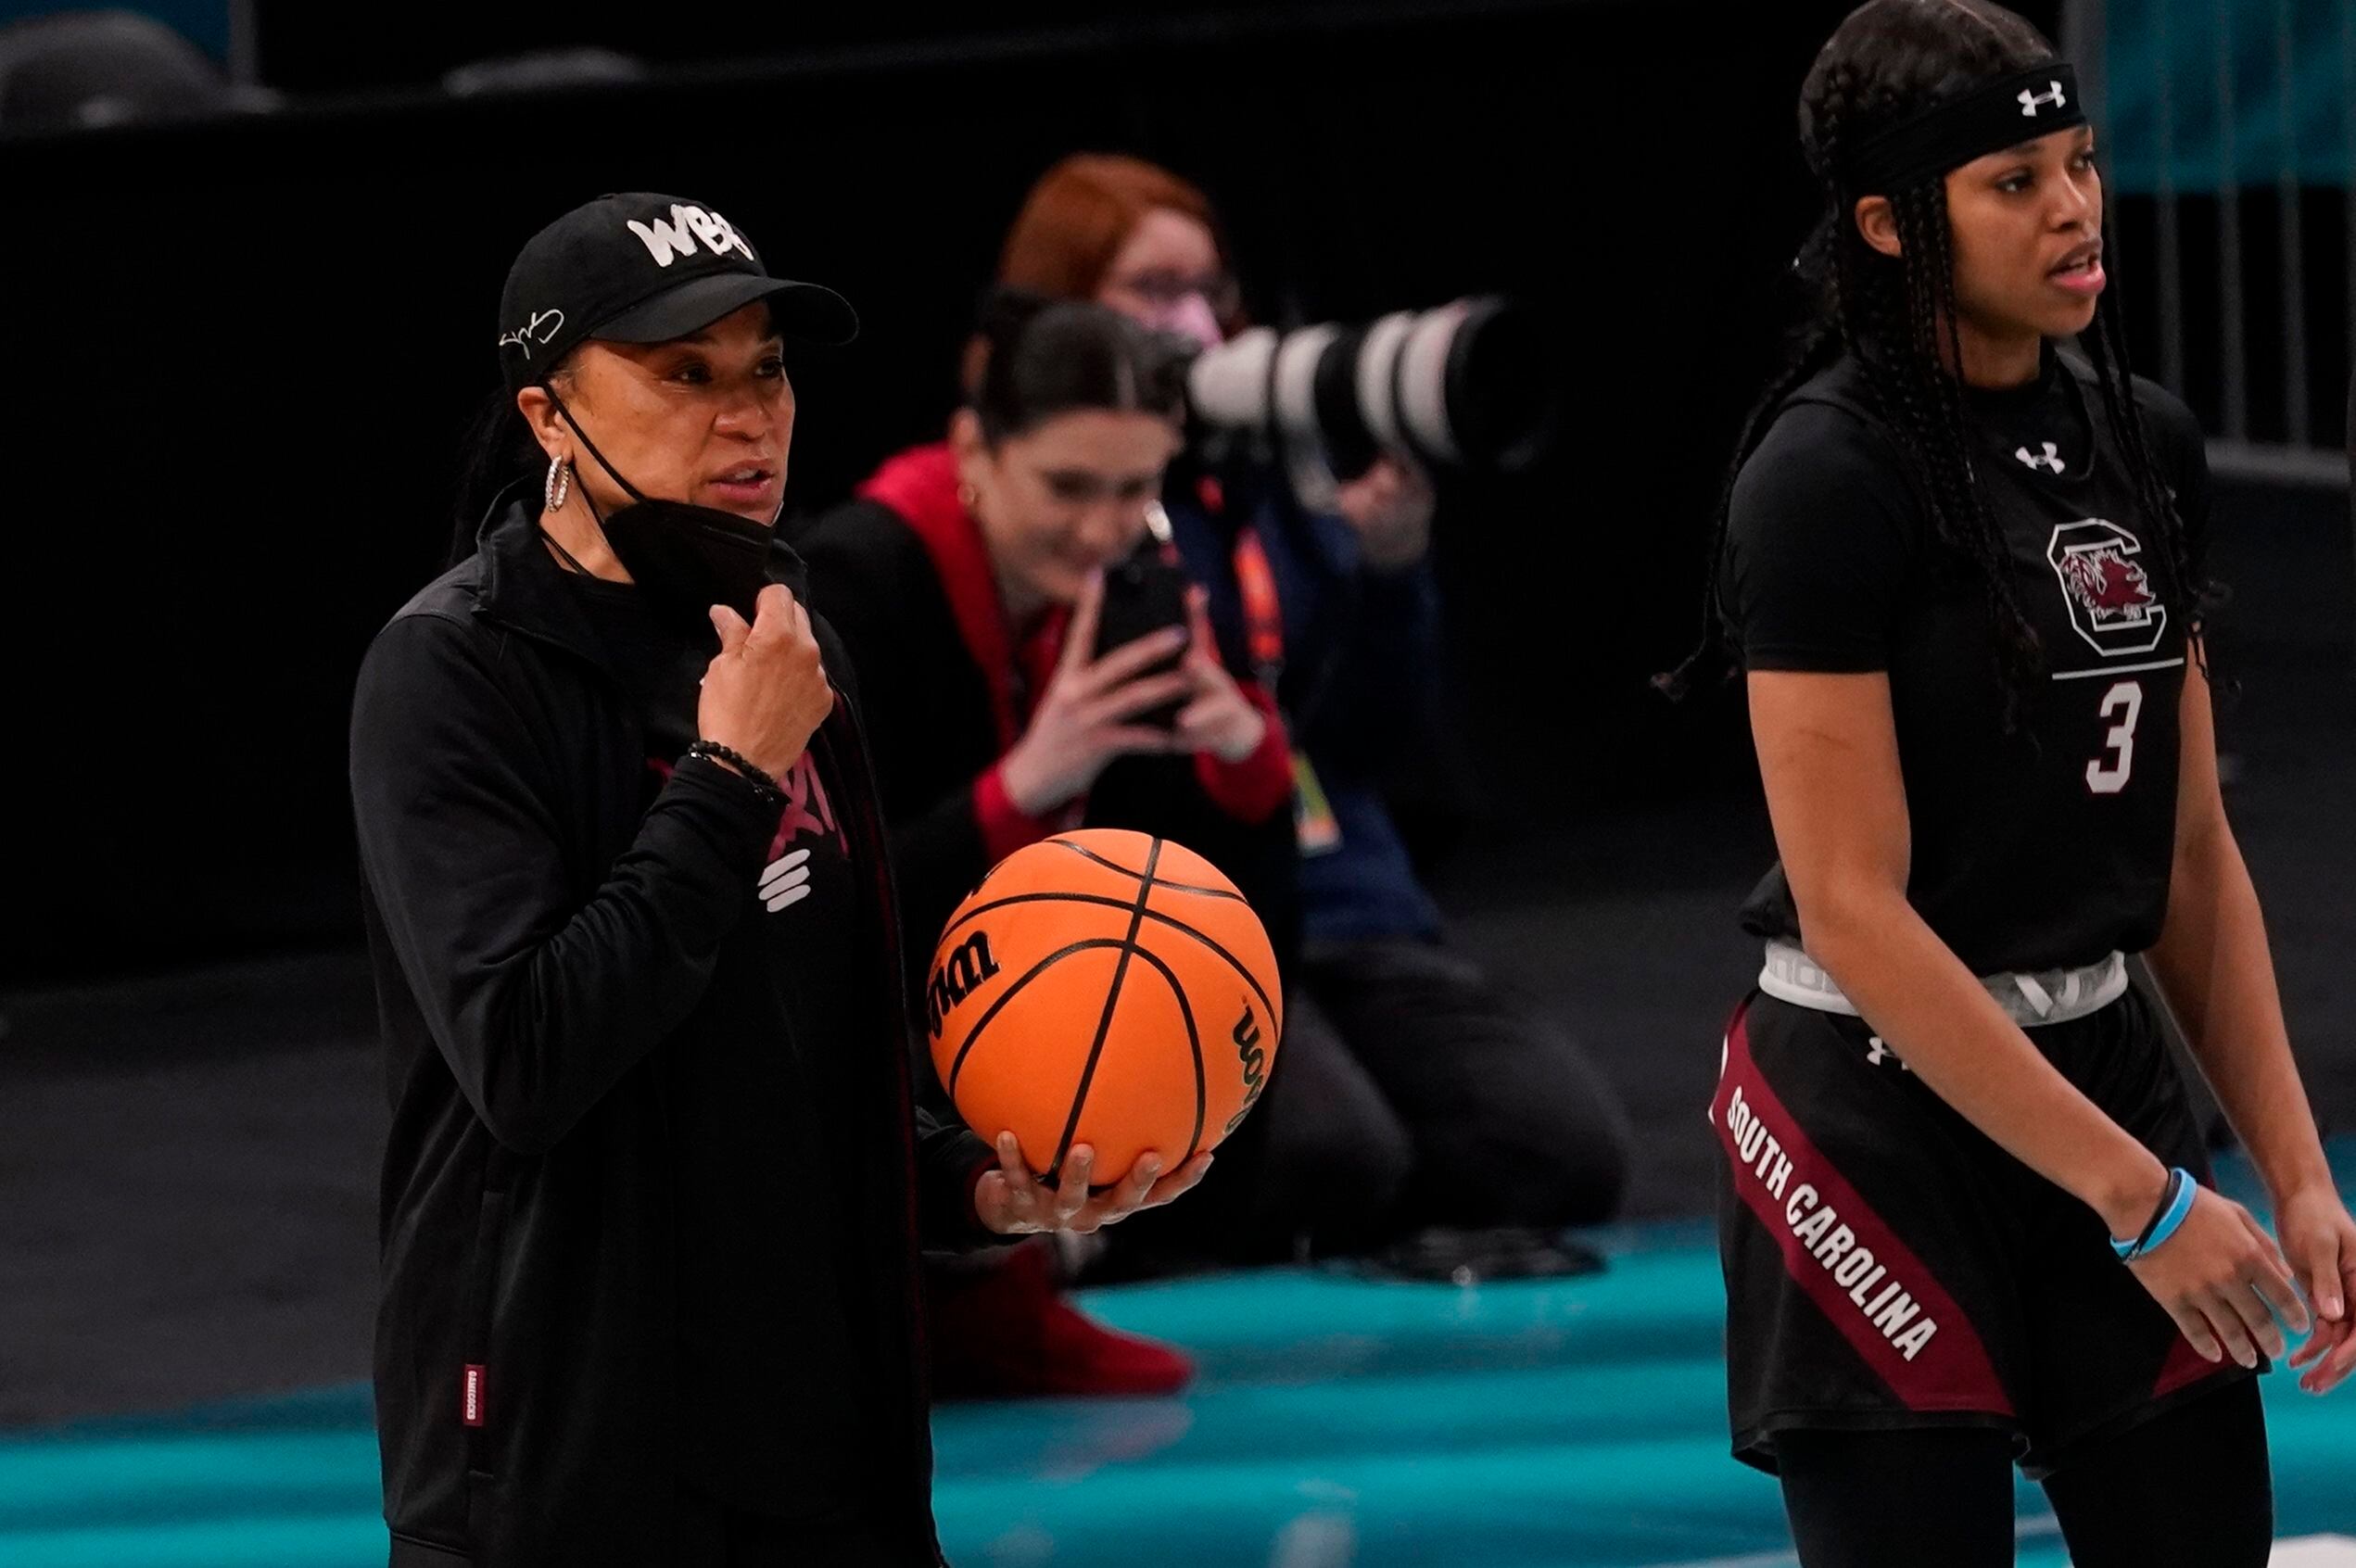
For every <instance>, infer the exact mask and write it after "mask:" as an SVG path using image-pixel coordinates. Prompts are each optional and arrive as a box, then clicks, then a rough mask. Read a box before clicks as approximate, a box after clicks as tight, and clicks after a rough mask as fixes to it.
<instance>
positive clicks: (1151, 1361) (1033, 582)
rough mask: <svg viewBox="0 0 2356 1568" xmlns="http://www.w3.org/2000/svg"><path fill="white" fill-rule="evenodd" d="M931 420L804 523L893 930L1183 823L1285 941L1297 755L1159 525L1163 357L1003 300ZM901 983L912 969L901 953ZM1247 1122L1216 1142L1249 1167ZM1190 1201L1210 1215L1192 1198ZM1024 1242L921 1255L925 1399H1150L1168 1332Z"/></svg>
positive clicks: (1091, 312) (1169, 1369)
mask: <svg viewBox="0 0 2356 1568" xmlns="http://www.w3.org/2000/svg"><path fill="white" fill-rule="evenodd" d="M979 343H980V348H979V353H980V355H981V369H980V373H979V376H978V379H977V380H976V382H975V383H974V386H973V390H972V393H971V396H970V398H969V401H968V404H967V406H966V407H964V408H961V409H959V410H958V411H957V412H956V415H955V417H954V419H953V420H952V421H951V425H950V431H949V436H948V439H947V440H945V441H943V442H938V443H935V444H932V445H930V446H924V447H918V448H916V449H912V450H909V451H906V452H902V453H900V454H899V455H898V456H895V457H893V458H892V459H891V460H889V461H888V462H885V463H884V464H883V465H882V466H881V467H880V469H879V470H878V471H877V472H876V474H874V475H873V476H872V477H871V478H870V479H868V481H867V482H866V483H865V484H864V485H862V486H861V487H860V488H859V493H858V495H857V497H856V499H853V500H851V501H849V502H847V503H846V504H844V505H843V506H842V507H840V508H838V509H837V510H835V511H834V512H830V513H829V514H827V515H826V516H824V517H822V518H820V519H818V520H817V522H816V523H814V524H813V525H810V526H809V527H808V528H807V529H806V530H805V531H804V532H803V533H802V534H801V535H799V537H797V538H796V540H795V543H796V546H797V548H798V549H799V550H800V553H801V554H802V556H803V558H804V560H806V561H807V562H808V563H809V569H810V581H811V590H812V593H813V595H814V596H815V599H816V602H817V605H818V607H819V608H820V609H821V610H822V612H823V613H825V614H826V616H827V617H828V619H829V620H830V622H831V623H832V625H833V626H835V627H836V629H837V630H838V631H839V632H840V633H841V635H842V640H843V643H844V646H845V647H846V648H847V649H848V651H849V653H850V657H851V660H852V663H853V664H854V665H855V668H856V670H857V673H858V677H859V684H860V687H861V689H863V690H864V691H865V692H866V693H867V698H868V708H867V717H868V727H869V737H870V740H871V741H872V743H873V745H874V747H875V752H876V765H877V774H878V777H879V779H880V785H881V789H882V796H883V808H884V815H885V817H886V819H887V820H888V822H889V824H890V827H891V832H892V837H893V859H894V863H895V865H896V866H897V867H898V870H899V874H900V885H901V887H902V890H903V891H904V895H905V900H906V911H907V919H908V929H909V931H910V933H911V937H912V941H911V945H910V952H911V954H914V955H917V957H918V960H919V961H920V960H921V958H922V956H923V955H924V954H925V953H927V952H929V951H930V950H929V948H928V947H927V946H926V944H925V942H924V941H923V939H922V937H921V934H920V933H923V932H926V931H937V930H938V929H940V928H941V926H942V925H943V923H944V921H946V919H947V918H948V917H949V915H950V913H951V912H952V911H953V910H954V909H955V907H956V904H957V902H958V901H959V900H960V899H962V898H963V897H964V896H965V895H966V893H967V892H968V891H969V890H970V889H971V888H972V887H973V885H974V884H975V883H976V882H978V881H979V880H981V879H982V875H983V873H985V872H986V871H988V870H989V869H990V867H991V866H994V865H995V864H996V863H997V862H998V861H999V860H1000V859H1002V858H1004V857H1005V856H1006V855H1007V854H1012V853H1013V852H1014V851H1016V850H1018V849H1020V848H1021V847H1022V846H1023V845H1025V844H1029V843H1033V842H1036V841H1039V840H1041V839H1044V838H1046V837H1047V836H1048V835H1050V834H1052V833H1055V832H1058V831H1061V830H1064V829H1067V828H1076V827H1081V826H1083V825H1086V826H1092V827H1120V828H1135V829H1138V830H1141V831H1145V832H1150V833H1155V834H1158V835H1159V836H1161V837H1164V838H1169V839H1172V840H1175V841H1178V842H1181V843H1184V845H1186V846H1187V847H1188V848H1190V849H1193V850H1195V851H1197V852H1198V853H1199V854H1203V855H1205V856H1207V857H1208V858H1210V860H1211V861H1212V862H1213V863H1214V864H1216V865H1218V866H1220V867H1221V868H1222V870H1224V871H1225V872H1226V873H1227V874H1228V875H1229V876H1230V877H1232V878H1234V879H1235V882H1236V884H1237V885H1238V886H1239V887H1241V888H1242V889H1243V891H1245V893H1246V894H1247V896H1248V897H1249V898H1250V900H1251V902H1252V905H1253V907H1254V908H1255V909H1256V910H1258V911H1259V913H1260V917H1261V919H1262V920H1263V921H1265V922H1266V923H1267V925H1268V927H1269V930H1270V934H1271V936H1272V937H1273V939H1274V941H1275V942H1276V946H1277V951H1278V955H1279V960H1280V962H1281V961H1282V960H1283V958H1284V957H1285V956H1286V955H1287V954H1288V953H1289V952H1290V951H1291V950H1292V948H1293V946H1294V941H1293V938H1292V936H1291V931H1292V929H1293V927H1294V924H1295V917H1294V915H1293V913H1292V906H1293V891H1292V884H1291V876H1290V870H1291V865H1290V861H1291V851H1290V842H1291V816H1290V812H1289V811H1288V809H1287V807H1288V805H1289V803H1290V800H1291V792H1292V775H1291V769H1290V765H1289V764H1288V762H1287V759H1286V743H1285V739H1284V735H1283V731H1282V727H1281V726H1280V725H1279V724H1278V723H1277V720H1276V717H1275V708H1274V704H1273V701H1272V700H1271V699H1270V697H1269V695H1268V693H1267V692H1265V691H1264V690H1261V689H1260V688H1259V687H1258V686H1256V685H1255V684H1254V683H1252V682H1251V681H1248V680H1240V679H1238V678H1236V677H1235V676H1234V675H1232V674H1230V673H1229V671H1228V670H1227V668H1226V667H1225V666H1224V665H1223V664H1221V662H1220V660H1219V656H1218V652H1217V648H1216V643H1215V641H1214V639H1212V638H1211V637H1210V635H1209V632H1208V628H1207V626H1205V623H1204V615H1205V610H1204V604H1203V601H1202V598H1201V595H1200V594H1199V593H1198V592H1196V591H1193V590H1190V589H1187V588H1184V586H1183V583H1182V580H1181V579H1180V578H1179V577H1178V575H1177V568H1176V565H1175V563H1174V560H1172V561H1168V562H1165V561H1163V560H1161V559H1160V551H1161V546H1160V545H1159V543H1158V541H1157V540H1156V539H1155V537H1154V535H1153V532H1152V528H1151V524H1152V520H1153V517H1154V514H1155V512H1156V511H1157V509H1158V505H1159V501H1158V498H1159V496H1160V494H1161V487H1162V477H1163V471H1164V469H1165V468H1166V466H1167V465H1168V463H1169V462H1170V461H1171V459H1172V456H1173V455H1174V454H1175V453H1176V452H1177V450H1178V447H1179V439H1180V423H1181V419H1182V417H1183V408H1184V399H1183V391H1182V387H1181V385H1180V380H1179V369H1180V367H1179V363H1178V361H1177V360H1176V359H1175V358H1174V357H1172V354H1171V353H1170V351H1169V349H1168V348H1167V346H1166V345H1163V344H1161V343H1160V342H1159V341H1158V340H1157V339H1156V338H1155V336H1154V335H1152V334H1151V333H1149V332H1147V331H1146V330H1144V329H1142V328H1140V327H1139V326H1137V325H1136V324H1135V323H1134V322H1129V321H1127V320H1125V319H1124V318H1122V317H1121V315H1119V314H1118V313H1116V312H1114V311H1112V310H1106V309H1104V308H1103V307H1100V306H1096V305H1088V304H1077V303H1057V304H1047V303H1045V302H1044V301H1041V300H1038V299H1036V298H1033V297H1020V296H1004V297H999V298H997V299H996V300H994V302H993V304H992V306H991V308H990V309H989V310H988V311H987V312H986V319H985V320H984V322H983V323H982V331H981V333H980V335H979ZM911 979H912V980H917V981H920V980H921V975H920V973H913V974H912V975H911ZM1251 1146H1252V1145H1251V1133H1250V1124H1249V1123H1247V1124H1246V1129H1245V1130H1244V1132H1241V1133H1239V1134H1238V1138H1237V1139H1236V1140H1233V1141H1231V1142H1230V1143H1229V1144H1227V1145H1226V1146H1224V1147H1222V1150H1221V1152H1220V1157H1221V1160H1222V1162H1223V1164H1224V1165H1225V1166H1226V1167H1228V1168H1229V1169H1228V1170H1227V1171H1226V1172H1222V1174H1224V1175H1225V1176H1226V1180H1225V1181H1224V1182H1222V1181H1221V1180H1220V1179H1218V1178H1216V1177H1214V1178H1213V1179H1212V1180H1211V1182H1210V1188H1208V1189H1206V1194H1205V1197H1204V1198H1198V1199H1197V1201H1204V1200H1205V1198H1207V1197H1208V1195H1209V1193H1210V1191H1211V1190H1218V1189H1223V1190H1225V1191H1227V1192H1228V1193H1229V1194H1230V1195H1236V1194H1238V1193H1239V1192H1240V1191H1241V1189H1243V1188H1248V1186H1249V1185H1250V1183H1249V1182H1248V1181H1241V1180H1239V1179H1238V1177H1237V1176H1236V1175H1235V1174H1234V1172H1235V1171H1236V1170H1241V1169H1242V1168H1245V1167H1248V1165H1249V1164H1250V1162H1251ZM1208 1218H1209V1216H1208V1214H1207V1215H1206V1219H1208ZM931 1284H932V1288H933V1301H934V1304H935V1314H934V1317H935V1334H934V1348H935V1373H936V1386H937V1387H939V1389H940V1390H941V1391H942V1392H943V1393H944V1395H948V1394H955V1393H959V1392H962V1393H967V1394H973V1395H1009V1394H1034V1393H1035V1394H1053V1393H1157V1392H1169V1391H1173V1390H1174V1389H1176V1388H1177V1387H1179V1386H1181V1385H1184V1382H1185V1381H1186V1378H1187V1376H1188V1375H1189V1372H1188V1369H1187V1367H1186V1364H1185V1362H1184V1359H1181V1358H1180V1357H1178V1356H1177V1355H1176V1354H1175V1353H1174V1352H1172V1351H1168V1350H1165V1349H1162V1348H1161V1347H1157V1346H1153V1345H1150V1344H1148V1343H1146V1342H1145V1341H1140V1340H1134V1339H1131V1338H1128V1337H1127V1336H1124V1335H1118V1334H1112V1333H1111V1332H1110V1331H1108V1330H1105V1329H1102V1328H1099V1327H1097V1326H1096V1325H1094V1324H1091V1323H1089V1322H1088V1321H1086V1320H1084V1319H1083V1318H1081V1317H1080V1316H1079V1314H1078V1313H1076V1312H1074V1311H1073V1310H1072V1309H1070V1308H1069V1307H1068V1306H1066V1305H1064V1304H1063V1303H1062V1302H1061V1301H1060V1300H1059V1299H1058V1297H1057V1296H1056V1294H1055V1290H1054V1284H1053V1281H1052V1278H1051V1266H1050V1259H1048V1258H1046V1257H1045V1255H1044V1253H1042V1252H1037V1251H1032V1252H1019V1253H1018V1255H1017V1256H1015V1257H1013V1258H1007V1259H1005V1260H1003V1261H999V1260H995V1259H994V1260H992V1261H991V1263H990V1265H989V1266H987V1267H982V1268H970V1267H969V1268H961V1269H952V1270H936V1271H934V1274H933V1277H932V1280H931Z"/></svg>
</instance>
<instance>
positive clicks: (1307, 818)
mask: <svg viewBox="0 0 2356 1568" xmlns="http://www.w3.org/2000/svg"><path fill="white" fill-rule="evenodd" d="M1293 837H1294V839H1295V841H1297V842H1298V844H1299V845H1300V853H1301V854H1305V855H1307V854H1333V853H1334V852H1335V851H1336V850H1337V849H1339V848H1341V847H1342V825H1341V824H1340V823H1339V822H1336V820H1334V805H1333V803H1332V802H1331V801H1328V800H1327V799H1326V798H1325V787H1324V785H1323V784H1320V783H1319V782H1318V781H1317V770H1316V768H1314V767H1312V766H1311V765H1310V761H1309V753H1308V752H1303V751H1302V750H1301V749H1300V748H1299V747H1298V746H1296V747H1294V748H1293Z"/></svg>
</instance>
